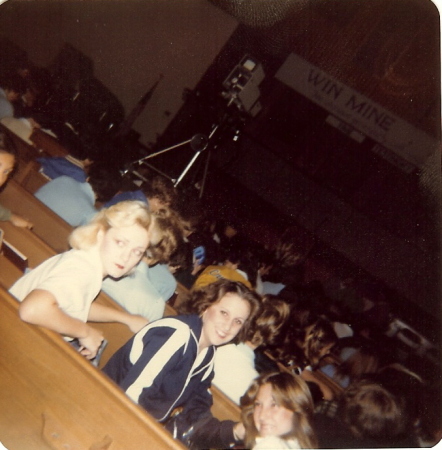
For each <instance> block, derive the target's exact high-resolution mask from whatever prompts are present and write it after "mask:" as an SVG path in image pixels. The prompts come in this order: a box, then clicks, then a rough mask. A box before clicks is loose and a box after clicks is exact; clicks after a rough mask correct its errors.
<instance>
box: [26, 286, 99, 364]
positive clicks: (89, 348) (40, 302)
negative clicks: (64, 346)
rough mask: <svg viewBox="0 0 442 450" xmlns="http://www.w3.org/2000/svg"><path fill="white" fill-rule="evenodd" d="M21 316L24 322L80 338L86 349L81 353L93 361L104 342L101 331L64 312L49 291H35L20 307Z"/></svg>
mask: <svg viewBox="0 0 442 450" xmlns="http://www.w3.org/2000/svg"><path fill="white" fill-rule="evenodd" d="M19 315H20V318H21V319H22V320H23V321H24V322H28V323H31V324H34V325H39V326H43V327H46V328H49V329H50V330H53V331H55V332H57V333H60V334H62V335H64V336H69V337H72V338H78V340H79V342H80V344H81V345H82V346H83V347H84V349H83V350H82V351H81V352H80V353H81V354H82V355H84V356H86V358H88V359H93V358H94V357H95V355H96V354H97V350H98V348H99V347H100V345H101V342H102V341H103V335H102V334H101V332H100V331H98V330H96V329H95V328H92V327H90V326H89V325H88V324H86V323H84V322H82V321H81V320H79V319H75V318H74V317H71V316H69V315H68V314H66V313H65V312H64V311H62V310H61V309H60V307H59V305H58V303H57V300H56V299H55V297H54V296H53V294H51V293H50V292H49V291H46V290H44V289H34V290H33V291H31V292H30V293H29V294H28V295H27V296H26V297H25V298H24V300H23V301H22V302H21V303H20V306H19Z"/></svg>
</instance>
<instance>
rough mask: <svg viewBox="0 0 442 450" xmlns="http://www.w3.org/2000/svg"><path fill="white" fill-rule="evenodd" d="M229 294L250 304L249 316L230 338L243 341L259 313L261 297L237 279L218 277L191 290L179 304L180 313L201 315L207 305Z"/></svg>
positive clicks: (234, 341)
mask: <svg viewBox="0 0 442 450" xmlns="http://www.w3.org/2000/svg"><path fill="white" fill-rule="evenodd" d="M229 294H234V295H237V296H238V297H240V298H241V299H243V300H245V301H246V302H248V303H249V305H250V314H249V317H248V318H247V320H246V321H245V322H244V324H243V326H242V327H241V330H240V331H239V333H238V334H237V335H236V337H235V338H234V339H233V340H232V343H239V342H245V341H246V340H247V336H248V335H249V329H250V326H251V324H252V323H253V322H254V320H255V317H256V315H257V314H258V313H259V309H260V307H261V299H260V297H259V295H258V294H256V293H255V292H254V291H252V290H250V289H249V288H248V287H246V286H245V285H244V284H242V283H240V282H238V281H230V280H226V279H220V280H218V281H215V282H214V283H210V284H208V285H206V286H202V287H200V288H198V289H195V290H194V291H192V292H191V295H190V297H189V298H188V299H187V301H186V302H185V303H183V304H182V305H180V308H179V309H180V313H187V314H191V313H193V314H198V315H200V316H201V315H202V314H203V312H204V311H205V310H206V309H207V308H209V306H212V305H214V304H215V303H218V302H219V301H220V300H221V299H222V298H223V297H224V296H225V295H229Z"/></svg>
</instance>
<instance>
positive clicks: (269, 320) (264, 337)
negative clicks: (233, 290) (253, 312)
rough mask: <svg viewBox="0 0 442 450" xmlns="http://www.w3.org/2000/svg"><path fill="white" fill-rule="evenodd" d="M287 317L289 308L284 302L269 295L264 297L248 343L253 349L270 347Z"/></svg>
mask: <svg viewBox="0 0 442 450" xmlns="http://www.w3.org/2000/svg"><path fill="white" fill-rule="evenodd" d="M289 316H290V306H289V305H288V304H287V303H286V302H284V301H283V300H280V299H278V298H277V297H276V296H274V295H271V294H267V295H264V296H263V298H262V305H261V309H260V312H259V314H258V315H257V316H256V319H255V321H254V323H253V325H252V327H251V328H250V336H249V338H248V341H249V342H250V343H251V344H252V346H253V347H255V348H257V347H259V346H261V345H272V344H273V343H274V341H275V339H276V337H277V336H278V334H279V333H280V331H281V329H282V327H283V325H284V323H285V322H286V321H287V319H288V318H289Z"/></svg>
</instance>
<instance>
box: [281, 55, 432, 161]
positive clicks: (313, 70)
mask: <svg viewBox="0 0 442 450" xmlns="http://www.w3.org/2000/svg"><path fill="white" fill-rule="evenodd" d="M276 78H277V79H278V80H280V81H282V82H283V83H284V84H286V85H287V86H289V87H291V88H292V89H294V90H295V91H297V92H299V93H301V94H302V95H304V96H305V97H307V98H309V99H310V100H312V101H313V102H314V103H316V104H317V105H319V106H321V107H323V108H325V109H326V110H327V111H329V112H331V113H332V114H333V115H335V116H336V117H339V118H340V119H341V120H343V121H344V122H346V123H347V124H349V125H351V126H352V127H354V128H355V129H357V130H359V131H360V132H361V133H363V134H365V135H366V136H369V137H371V138H372V139H373V140H375V141H376V142H378V143H379V144H381V145H382V146H383V147H386V148H387V149H389V150H392V151H393V152H395V153H396V154H397V155H399V156H400V157H401V158H403V159H405V160H406V161H408V162H409V163H411V164H413V165H414V166H416V167H419V168H420V167H422V165H423V164H424V163H425V161H426V160H427V158H428V157H429V156H430V155H432V154H433V153H434V152H435V151H436V149H438V148H439V142H438V141H437V140H436V139H434V138H432V137H431V136H429V135H428V134H426V133H424V132H423V131H421V130H419V129H417V128H416V127H414V126H413V125H411V124H409V123H408V122H406V121H405V120H403V119H401V118H400V117H398V116H396V115H394V114H393V113H391V112H389V111H388V110H386V109H385V108H383V107H382V106H380V105H379V104H377V103H375V102H373V101H371V100H370V99H369V98H368V97H365V96H364V95H362V94H360V93H359V92H357V91H355V90H354V89H351V88H350V87H348V86H346V85H345V84H343V83H341V82H340V81H338V80H336V79H335V78H333V77H331V76H330V75H328V74H327V73H325V72H323V71H322V70H321V69H319V68H318V67H316V66H314V65H313V64H310V63H309V62H307V61H306V60H304V59H302V58H301V57H299V56H298V55H295V54H293V53H292V54H290V55H289V57H288V58H287V59H286V60H285V62H284V63H283V65H282V66H281V67H280V69H279V70H278V72H277V74H276Z"/></svg>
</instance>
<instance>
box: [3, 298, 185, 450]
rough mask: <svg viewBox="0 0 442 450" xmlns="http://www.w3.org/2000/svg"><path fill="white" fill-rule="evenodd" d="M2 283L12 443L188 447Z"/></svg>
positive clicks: (125, 449)
mask: <svg viewBox="0 0 442 450" xmlns="http://www.w3.org/2000/svg"><path fill="white" fill-rule="evenodd" d="M17 308H18V302H17V301H16V300H15V299H14V298H12V296H10V295H9V294H8V293H7V292H6V291H5V290H3V289H0V321H1V326H0V339H1V342H2V346H1V347H2V350H1V352H0V371H1V376H0V390H1V392H2V395H1V396H0V417H1V420H0V436H1V440H2V443H3V444H4V445H5V446H6V447H7V448H8V449H9V450H27V449H29V450H31V449H39V450H45V449H60V450H61V449H72V450H74V449H76V450H83V449H90V450H98V449H102V450H104V449H111V450H118V449H119V450H131V449H133V450H139V449H143V448H155V449H177V450H178V449H184V446H182V445H181V444H180V443H179V442H177V441H175V440H173V438H172V437H171V436H170V434H169V433H167V432H166V431H165V430H164V429H163V427H162V426H161V425H160V424H158V422H157V421H156V420H155V419H153V418H152V417H151V416H149V414H147V413H146V412H145V411H144V410H143V409H142V408H140V407H139V406H138V405H136V404H135V403H133V402H132V401H131V400H130V399H129V398H128V397H127V396H126V395H125V394H124V393H123V392H122V391H121V390H120V389H119V388H117V387H116V386H115V385H114V383H113V382H112V381H111V380H109V379H108V378H107V377H106V376H105V375H104V374H103V373H102V372H100V371H99V370H98V369H96V368H95V367H93V366H92V365H91V364H90V363H89V362H88V361H87V360H86V359H85V358H83V357H82V356H81V355H80V354H78V353H77V352H76V351H75V350H74V349H73V348H72V347H71V346H70V345H68V344H67V343H66V342H65V341H64V340H63V339H62V338H61V336H59V335H58V334H57V333H54V332H52V331H50V330H47V329H44V328H41V327H37V326H33V325H29V324H26V323H24V322H22V321H21V320H20V319H19V317H18V313H17Z"/></svg>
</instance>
